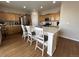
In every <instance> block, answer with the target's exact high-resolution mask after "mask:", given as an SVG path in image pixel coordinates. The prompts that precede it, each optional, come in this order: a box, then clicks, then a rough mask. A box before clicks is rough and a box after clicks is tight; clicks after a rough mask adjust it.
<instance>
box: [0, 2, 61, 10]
mask: <svg viewBox="0 0 79 59" xmlns="http://www.w3.org/2000/svg"><path fill="white" fill-rule="evenodd" d="M60 5H61V2H58V1H57V2H56V3H55V4H53V2H52V1H10V3H6V2H5V1H0V9H1V8H2V9H5V10H6V9H7V10H12V9H13V10H17V11H23V12H31V11H33V9H36V10H37V11H39V12H42V11H45V10H48V9H54V8H55V7H60ZM23 6H26V8H25V9H24V8H23ZM41 6H43V8H42V9H41V8H40V7H41Z"/></svg>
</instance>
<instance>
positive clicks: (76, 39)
mask: <svg viewBox="0 0 79 59" xmlns="http://www.w3.org/2000/svg"><path fill="white" fill-rule="evenodd" d="M59 37H63V38H66V39H69V40H73V41H77V42H79V40H77V39H74V38H70V37H67V36H64V35H59Z"/></svg>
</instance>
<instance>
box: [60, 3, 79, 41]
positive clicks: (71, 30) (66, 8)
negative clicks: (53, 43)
mask: <svg viewBox="0 0 79 59" xmlns="http://www.w3.org/2000/svg"><path fill="white" fill-rule="evenodd" d="M59 26H60V28H61V31H60V32H61V36H63V37H67V38H70V39H72V40H75V41H79V2H62V6H61V12H60V25H59Z"/></svg>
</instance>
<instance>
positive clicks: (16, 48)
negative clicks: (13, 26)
mask: <svg viewBox="0 0 79 59" xmlns="http://www.w3.org/2000/svg"><path fill="white" fill-rule="evenodd" d="M34 48H35V42H34V43H33V45H31V46H30V44H29V43H27V42H25V41H24V40H23V39H22V37H21V35H19V34H17V35H11V36H7V37H6V38H4V40H3V42H2V45H1V46H0V57H41V51H40V50H39V49H37V50H36V51H35V50H34ZM44 56H45V57H47V56H48V55H47V53H46V52H45V55H44ZM53 56H54V57H77V56H79V42H75V41H72V40H68V39H64V38H58V41H57V49H56V51H55V53H54V55H53Z"/></svg>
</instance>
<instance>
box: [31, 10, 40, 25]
mask: <svg viewBox="0 0 79 59" xmlns="http://www.w3.org/2000/svg"><path fill="white" fill-rule="evenodd" d="M31 20H32V25H33V26H38V12H37V11H33V12H32V13H31Z"/></svg>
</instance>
